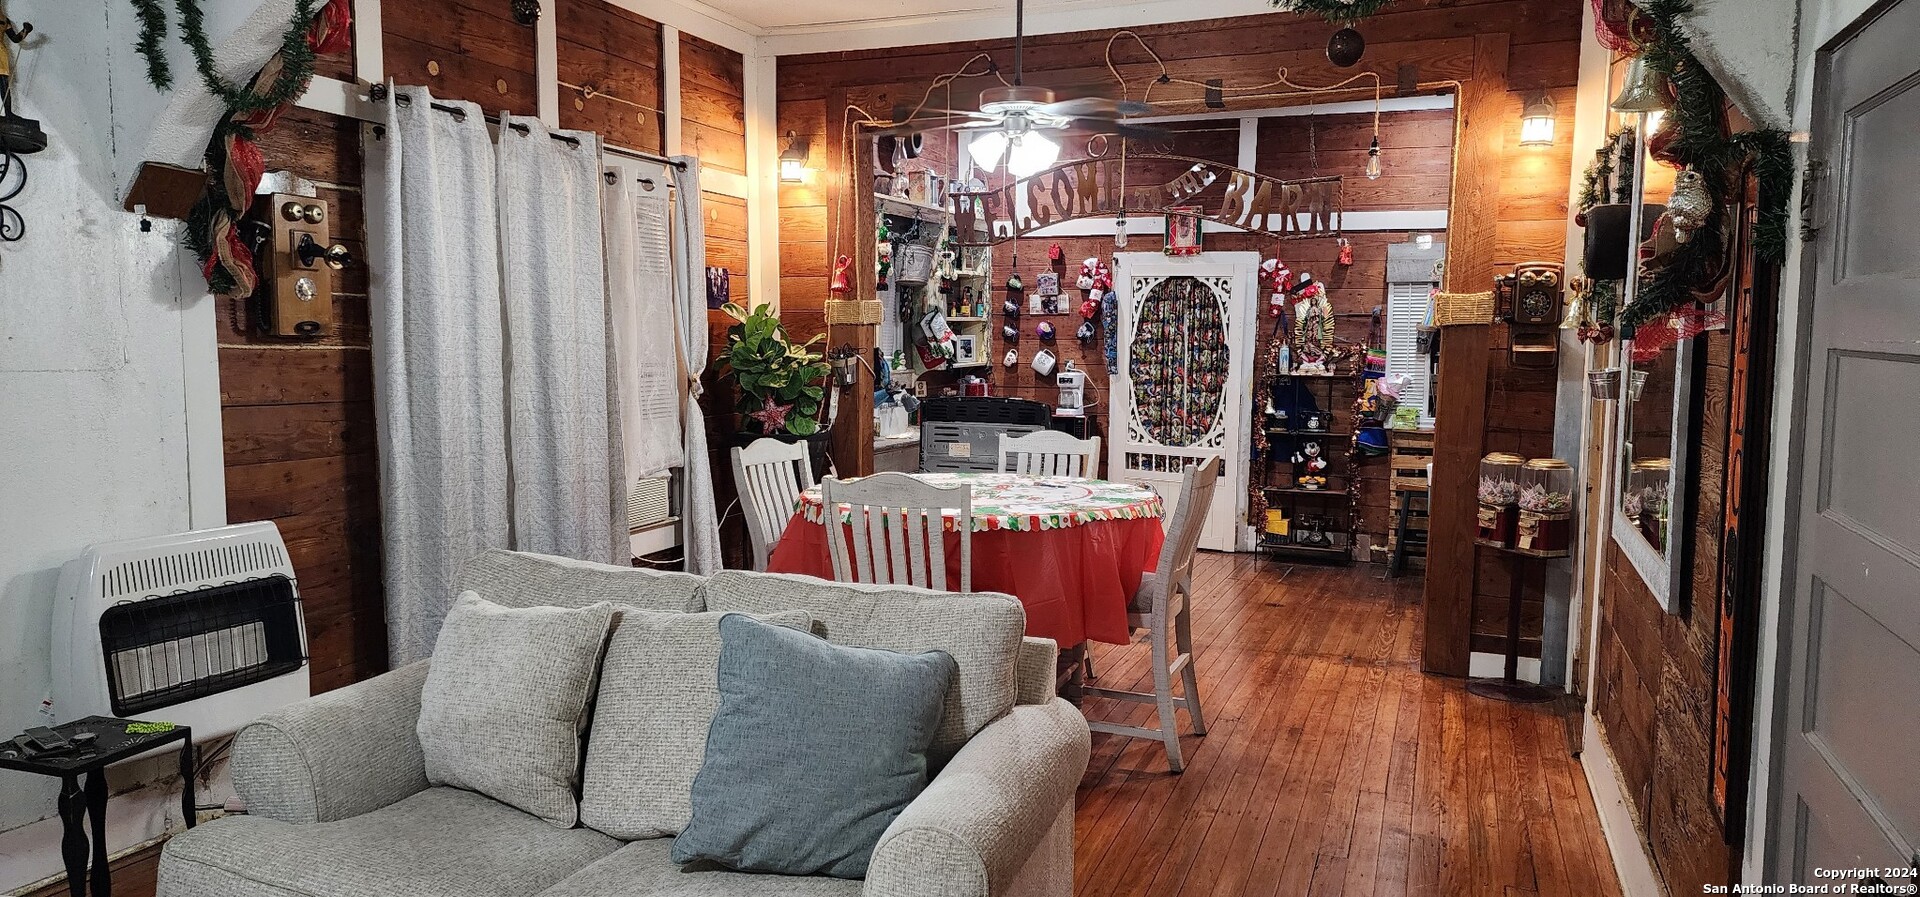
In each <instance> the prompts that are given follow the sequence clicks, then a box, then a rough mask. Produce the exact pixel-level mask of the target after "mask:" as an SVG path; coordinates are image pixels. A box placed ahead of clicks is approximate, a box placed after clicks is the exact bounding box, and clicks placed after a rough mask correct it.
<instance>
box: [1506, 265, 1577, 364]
mask: <svg viewBox="0 0 1920 897" xmlns="http://www.w3.org/2000/svg"><path fill="white" fill-rule="evenodd" d="M1565 288H1566V278H1565V276H1564V274H1563V269H1562V268H1561V266H1559V265H1555V264H1551V263H1549V262H1521V263H1520V264H1518V265H1515V266H1514V267H1513V273H1512V274H1502V275H1500V276H1499V277H1495V278H1494V279H1493V293H1494V305H1495V312H1496V314H1497V315H1498V316H1499V318H1500V319H1501V320H1503V321H1505V322H1507V325H1508V339H1507V355H1508V358H1509V360H1511V361H1512V363H1513V365H1514V366H1515V367H1530V368H1551V367H1554V366H1556V365H1557V364H1559V354H1560V335H1559V333H1558V332H1557V331H1558V328H1559V326H1560V319H1561V316H1562V315H1564V314H1565V313H1566V303H1565V301H1564V297H1563V295H1562V293H1563V292H1564V290H1565Z"/></svg>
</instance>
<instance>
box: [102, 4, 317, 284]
mask: <svg viewBox="0 0 1920 897" xmlns="http://www.w3.org/2000/svg"><path fill="white" fill-rule="evenodd" d="M323 2H324V5H322V3H323ZM132 3H133V7H134V13H135V15H136V17H137V18H138V19H139V20H140V37H139V40H138V42H137V43H136V44H135V46H134V50H135V52H137V53H139V54H140V56H141V57H142V58H143V59H145V60H146V63H147V80H148V81H149V82H151V83H152V84H153V86H154V87H155V88H157V89H159V90H169V89H171V88H172V86H173V67H172V64H171V62H170V61H169V60H168V59H167V55H166V50H165V48H164V47H163V46H162V45H163V43H164V41H165V40H166V36H167V15H166V11H165V10H164V9H162V8H161V6H160V0H132ZM173 5H174V9H175V11H176V12H178V13H179V16H180V38H181V40H182V41H184V42H185V43H186V45H187V49H188V50H190V51H191V52H192V53H193V62H194V69H195V70H196V71H197V72H199V74H200V80H201V82H202V83H204V84H205V85H206V87H207V90H208V91H209V92H211V93H212V94H213V95H214V96H216V97H219V98H220V101H221V102H222V103H224V104H225V105H226V114H225V115H223V116H221V119H220V123H219V125H218V126H216V127H215V128H214V132H213V137H212V140H211V141H209V143H208V144H207V154H206V170H207V189H206V191H205V192H204V193H202V194H201V196H200V199H199V200H198V201H197V202H195V203H194V206H193V211H192V212H190V213H189V214H188V216H187V230H186V236H185V240H186V244H187V248H188V249H191V250H192V251H193V254H194V257H195V258H197V259H199V260H200V270H201V274H202V275H203V276H205V277H206V279H207V287H208V289H210V290H211V291H212V292H213V293H214V294H215V295H219V296H224V297H246V296H250V295H252V294H253V289H254V286H255V284H256V283H257V282H258V277H257V275H256V273H255V271H254V267H253V249H252V247H251V246H249V245H248V243H247V242H246V241H245V240H244V239H242V238H241V236H240V234H239V231H238V228H237V227H236V226H235V225H236V222H238V221H239V220H240V216H241V215H242V214H244V213H245V211H246V208H247V206H248V205H249V204H251V203H252V201H253V194H254V191H255V190H256V189H258V188H259V186H260V178H261V176H262V175H264V174H265V173H266V159H265V157H264V156H263V155H262V153H261V152H260V145H259V143H258V141H259V136H260V134H261V133H262V132H264V131H266V130H268V129H270V128H272V127H273V125H274V123H275V122H276V121H278V120H279V118H280V115H281V114H282V113H283V112H285V111H286V110H287V109H288V107H290V106H291V105H292V104H293V102H294V101H295V100H298V99H299V98H300V95H301V94H303V93H305V92H306V90H307V85H308V84H309V83H311V82H312V81H313V65H314V59H315V58H316V57H317V56H320V55H323V54H327V53H337V52H340V51H342V50H345V49H346V48H347V47H348V45H349V43H350V41H351V33H350V32H351V29H350V26H351V24H352V12H351V7H350V5H349V2H348V0H295V2H294V9H293V17H292V19H291V20H290V21H289V22H288V23H287V28H286V30H285V31H284V32H282V33H281V36H280V50H279V51H278V52H276V53H275V54H274V55H273V57H272V58H270V59H268V60H267V63H266V65H264V66H262V67H261V69H260V71H259V73H258V74H256V75H254V77H253V80H252V81H250V82H249V83H248V84H247V85H246V86H245V87H240V86H238V85H235V84H233V83H232V82H229V81H227V80H226V79H225V78H222V77H220V73H219V70H218V68H217V67H216V66H215V65H214V58H213V48H212V47H211V45H210V44H209V42H208V40H207V30H206V23H205V20H204V15H203V14H202V12H201V10H200V3H199V0H174V4H173Z"/></svg>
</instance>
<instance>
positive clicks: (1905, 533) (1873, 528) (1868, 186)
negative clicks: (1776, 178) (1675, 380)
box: [1772, 0, 1920, 894]
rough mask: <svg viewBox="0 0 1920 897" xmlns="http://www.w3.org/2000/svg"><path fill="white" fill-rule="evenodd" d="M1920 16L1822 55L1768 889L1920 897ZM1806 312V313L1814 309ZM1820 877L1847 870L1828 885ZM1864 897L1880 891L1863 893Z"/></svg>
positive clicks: (1915, 9) (1917, 12)
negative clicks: (1803, 887) (1849, 888)
mask: <svg viewBox="0 0 1920 897" xmlns="http://www.w3.org/2000/svg"><path fill="white" fill-rule="evenodd" d="M1915 35H1920V0H1904V2H1901V3H1895V4H1882V5H1881V6H1880V7H1878V8H1877V9H1876V12H1875V14H1874V16H1873V18H1872V19H1870V20H1869V21H1867V22H1864V23H1863V24H1862V25H1859V26H1856V30H1854V31H1851V32H1850V33H1849V34H1847V35H1846V36H1844V37H1843V38H1841V39H1839V40H1837V41H1835V42H1834V43H1833V44H1831V45H1829V47H1828V48H1827V49H1823V50H1822V51H1821V52H1820V54H1819V61H1820V65H1819V75H1818V78H1817V80H1816V82H1815V88H1814V103H1813V108H1814V110H1815V112H1814V114H1815V122H1814V139H1813V142H1812V144H1811V146H1810V147H1809V152H1810V153H1811V155H1812V156H1813V158H1814V159H1816V160H1820V161H1821V162H1823V163H1824V177H1821V178H1819V179H1817V180H1815V181H1813V182H1812V183H1811V184H1809V185H1807V187H1806V188H1805V189H1807V190H1809V191H1812V192H1813V195H1814V197H1815V209H1814V212H1815V224H1816V226H1817V227H1818V230H1817V231H1815V233H1814V239H1813V242H1812V244H1811V246H1810V248H1809V251H1808V252H1807V254H1806V256H1805V257H1804V258H1805V259H1806V264H1807V265H1808V267H1809V268H1810V269H1811V273H1810V274H1809V275H1808V276H1807V277H1806V278H1805V280H1804V281H1803V283H1804V287H1805V289H1806V290H1807V295H1810V296H1811V297H1812V301H1811V307H1810V308H1808V310H1807V311H1808V315H1809V319H1808V320H1803V321H1802V322H1801V327H1802V329H1803V332H1805V331H1806V329H1807V328H1809V327H1810V328H1811V333H1809V334H1808V335H1807V337H1806V339H1807V351H1806V353H1805V355H1804V356H1803V357H1804V358H1805V360H1806V364H1805V366H1804V367H1803V369H1802V375H1801V376H1802V377H1803V378H1804V380H1803V385H1802V389H1803V390H1804V393H1803V394H1804V396H1805V402H1806V405H1805V407H1804V408H1803V409H1800V412H1801V413H1799V414H1797V415H1795V416H1796V417H1797V418H1798V419H1799V420H1800V421H1801V422H1802V423H1801V427H1802V428H1803V432H1804V442H1803V443H1802V447H1801V449H1800V455H1799V457H1798V458H1797V459H1796V463H1795V467H1796V468H1797V469H1796V471H1795V475H1796V476H1797V477H1798V487H1799V489H1800V495H1799V501H1798V505H1799V511H1798V514H1797V515H1796V517H1795V520H1794V522H1795V524H1796V525H1797V527H1798V530H1799V533H1798V539H1797V541H1798V548H1797V550H1796V551H1795V553H1794V557H1793V559H1792V561H1791V567H1790V569H1791V570H1792V572H1793V579H1792V580H1791V581H1790V585H1789V588H1791V589H1792V591H1791V592H1790V593H1789V595H1788V596H1787V606H1786V608H1785V611H1784V612H1785V613H1786V614H1787V615H1788V616H1789V618H1790V625H1789V627H1788V628H1787V630H1786V631H1787V633H1788V637H1787V640H1786V641H1785V643H1784V644H1782V646H1781V653H1782V655H1783V656H1785V657H1786V658H1787V659H1786V661H1785V663H1786V664H1787V666H1786V669H1787V678H1786V686H1787V688H1788V689H1789V693H1788V699H1787V701H1786V702H1785V703H1784V709H1785V720H1784V731H1783V732H1782V734H1781V741H1780V749H1781V754H1780V755H1779V756H1780V757H1781V760H1780V762H1781V763H1782V770H1781V773H1782V774H1781V778H1780V787H1781V793H1780V794H1778V795H1777V796H1776V797H1775V803H1774V806H1775V807H1776V809H1775V810H1774V817H1775V821H1776V825H1777V828H1776V829H1775V831H1776V832H1777V833H1778V839H1777V841H1776V842H1775V843H1776V844H1777V845H1778V847H1777V849H1776V853H1775V860H1774V863H1773V869H1772V874H1773V876H1774V878H1775V880H1777V881H1779V882H1782V883H1785V882H1793V883H1797V884H1807V885H1812V884H1821V883H1825V884H1828V885H1831V886H1833V887H1834V888H1835V890H1836V891H1837V890H1838V889H1839V888H1840V887H1842V886H1846V885H1851V884H1853V883H1855V882H1865V883H1868V884H1878V883H1880V882H1884V883H1885V884H1887V885H1888V886H1890V887H1892V888H1894V890H1886V891H1882V892H1880V893H1900V894H1910V893H1913V891H1912V890H1910V889H1909V888H1910V887H1911V886H1912V885H1913V884H1914V883H1915V879H1914V874H1915V871H1916V870H1915V869H1914V868H1913V867H1914V866H1915V865H1920V772H1916V769H1920V766H1916V760H1915V747H1916V745H1920V512H1916V510H1915V509H1916V508H1917V507H1920V479H1916V478H1915V476H1914V470H1913V457H1914V454H1913V453H1914V446H1915V445H1916V444H1920V417H1916V416H1914V414H1913V413H1912V409H1911V408H1909V407H1908V405H1909V403H1910V401H1911V399H1912V397H1913V396H1914V395H1916V394H1920V240H1916V239H1915V238H1914V234H1913V227H1912V220H1911V219H1912V217H1913V210H1914V209H1915V208H1916V207H1920V179H1916V178H1915V177H1914V172H1915V171H1916V170H1920V142H1917V141H1915V140H1914V134H1915V132H1916V131H1920V54H1916V53H1915V52H1914V36H1915ZM1803 307H1805V306H1803ZM1819 870H1844V871H1841V872H1839V873H1828V874H1829V875H1830V876H1834V877H1828V878H1817V877H1816V874H1817V873H1818V872H1819ZM1862 893H1866V892H1862Z"/></svg>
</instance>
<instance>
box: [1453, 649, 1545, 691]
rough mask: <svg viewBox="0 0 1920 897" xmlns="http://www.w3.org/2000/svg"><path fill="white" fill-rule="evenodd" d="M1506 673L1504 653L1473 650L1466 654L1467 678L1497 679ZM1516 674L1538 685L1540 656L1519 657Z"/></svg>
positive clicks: (1523, 679) (1522, 679)
mask: <svg viewBox="0 0 1920 897" xmlns="http://www.w3.org/2000/svg"><path fill="white" fill-rule="evenodd" d="M1506 674H1507V656H1506V655H1505V654H1490V653H1488V652H1486V651H1475V652H1473V653H1472V654H1469V655H1467V678H1469V679H1498V678H1500V677H1502V676H1505V675H1506ZM1518 675H1519V677H1520V679H1521V681H1523V682H1531V683H1533V684H1535V685H1539V684H1540V658H1538V657H1522V658H1520V669H1519V670H1518Z"/></svg>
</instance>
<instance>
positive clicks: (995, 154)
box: [967, 129, 1007, 172]
mask: <svg viewBox="0 0 1920 897" xmlns="http://www.w3.org/2000/svg"><path fill="white" fill-rule="evenodd" d="M1006 151H1007V132H1005V131H1001V130H998V129H995V130H991V131H986V132H984V133H982V134H981V135H980V136H978V137H975V138H973V139H972V140H971V141H968V142H967V155H969V156H972V157H973V164H974V165H976V166H978V167H980V168H984V169H986V170H987V171H989V172H991V171H993V170H994V169H996V168H999V167H1000V156H1001V155H1002V154H1004V153H1005V152H1006Z"/></svg>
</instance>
